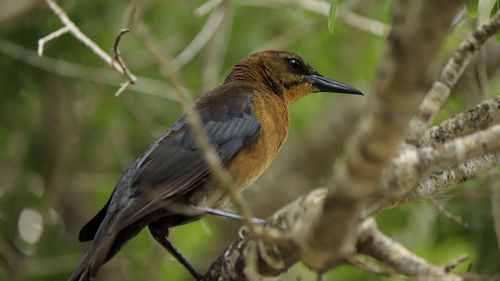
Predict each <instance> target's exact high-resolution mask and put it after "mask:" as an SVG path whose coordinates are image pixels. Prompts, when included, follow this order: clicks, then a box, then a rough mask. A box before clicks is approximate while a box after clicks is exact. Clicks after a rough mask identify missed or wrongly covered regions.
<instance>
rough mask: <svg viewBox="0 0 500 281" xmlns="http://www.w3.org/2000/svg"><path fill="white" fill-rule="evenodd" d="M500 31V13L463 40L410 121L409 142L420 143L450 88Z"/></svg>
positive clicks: (446, 97)
mask: <svg viewBox="0 0 500 281" xmlns="http://www.w3.org/2000/svg"><path fill="white" fill-rule="evenodd" d="M499 28H500V14H496V15H495V16H494V17H492V18H491V19H490V20H489V21H488V22H486V23H485V24H483V25H481V26H480V27H479V28H478V29H476V30H475V31H474V32H472V33H471V34H470V35H469V36H467V38H465V39H464V41H462V43H461V44H460V47H459V48H458V50H456V51H455V53H453V55H452V57H451V58H450V59H449V60H448V62H447V64H446V65H445V67H444V68H443V70H442V72H441V75H440V77H439V79H438V80H437V81H436V82H434V85H433V86H432V88H431V90H430V91H429V92H428V93H427V95H426V97H425V99H424V101H423V102H422V104H421V105H420V109H419V111H418V113H417V115H416V116H415V117H414V118H413V119H412V120H411V122H410V125H409V128H410V130H409V132H408V135H407V137H406V140H407V141H408V142H409V143H416V142H418V140H419V139H420V136H421V135H422V133H423V132H424V131H425V129H426V128H427V127H428V126H429V124H430V123H431V122H432V120H433V119H434V117H435V116H436V114H437V113H438V112H439V110H440V109H441V107H442V106H443V105H444V103H445V101H446V100H447V99H448V96H449V95H450V91H451V89H452V88H453V87H454V86H455V83H456V82H457V80H458V78H459V77H460V76H461V75H462V73H463V72H464V70H465V68H466V67H467V65H469V62H470V61H471V59H472V58H473V56H474V55H475V54H476V53H478V51H479V50H480V49H481V47H482V46H483V45H484V43H485V42H486V41H487V40H488V39H489V38H490V37H491V36H493V35H494V34H495V33H496V32H498V29H499Z"/></svg>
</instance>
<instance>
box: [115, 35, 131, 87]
mask: <svg viewBox="0 0 500 281" xmlns="http://www.w3.org/2000/svg"><path fill="white" fill-rule="evenodd" d="M128 32H130V29H128V28H124V29H122V30H120V33H118V36H117V37H116V40H115V44H114V45H113V51H114V52H115V60H116V62H118V64H119V65H120V66H121V67H122V68H123V72H124V75H125V77H127V79H128V81H129V82H130V83H132V84H134V83H135V82H136V78H135V77H133V76H132V75H131V73H130V71H129V70H128V67H127V65H125V62H124V61H123V59H122V56H121V54H120V50H119V49H118V46H119V45H120V41H121V40H122V38H123V36H124V35H125V34H126V33H128Z"/></svg>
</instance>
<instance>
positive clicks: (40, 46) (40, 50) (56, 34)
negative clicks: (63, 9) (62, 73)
mask: <svg viewBox="0 0 500 281" xmlns="http://www.w3.org/2000/svg"><path fill="white" fill-rule="evenodd" d="M67 32H69V26H66V25H65V26H63V27H61V28H59V29H58V30H56V31H54V32H52V33H50V34H49V35H47V36H45V37H42V38H40V39H38V55H39V56H43V47H44V46H45V42H48V41H50V40H52V39H54V38H57V37H59V36H61V35H63V34H65V33H67Z"/></svg>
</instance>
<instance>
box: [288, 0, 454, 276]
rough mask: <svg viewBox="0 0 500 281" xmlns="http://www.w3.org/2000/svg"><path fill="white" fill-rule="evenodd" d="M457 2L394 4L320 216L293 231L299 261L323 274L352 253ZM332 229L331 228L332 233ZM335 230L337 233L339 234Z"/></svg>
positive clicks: (418, 100)
mask: <svg viewBox="0 0 500 281" xmlns="http://www.w3.org/2000/svg"><path fill="white" fill-rule="evenodd" d="M460 5H461V1H426V2H421V1H416V2H415V1H408V0H407V1H398V2H396V3H395V9H394V11H395V13H394V16H393V23H392V27H393V28H392V30H391V32H390V34H389V44H388V49H387V52H386V54H385V56H384V58H383V59H382V62H381V64H380V67H379V69H378V77H377V78H376V79H375V81H376V84H375V86H374V93H373V94H372V95H371V96H370V97H369V98H370V100H369V103H368V108H367V109H366V110H365V112H366V113H365V118H364V119H363V120H362V121H361V124H360V126H359V127H358V130H357V133H356V134H355V136H354V139H353V141H352V145H351V146H350V148H349V149H348V150H347V158H346V160H345V161H344V165H343V166H341V167H340V168H339V169H337V170H336V173H335V177H334V181H333V183H331V184H330V185H329V186H330V189H331V190H333V192H332V193H331V194H329V196H328V197H327V199H326V200H325V204H324V206H323V209H322V215H321V216H318V217H315V218H311V219H310V220H308V224H309V225H307V226H302V227H300V228H298V229H296V230H295V231H297V232H300V235H295V236H294V239H297V240H295V243H296V244H297V245H299V248H300V250H301V260H302V261H303V262H305V263H306V265H308V266H309V267H311V268H314V269H317V270H320V271H323V270H326V269H328V268H330V267H332V266H334V265H336V264H338V263H339V262H340V261H342V260H343V259H344V258H345V257H346V256H350V255H352V253H353V252H354V251H355V248H354V247H355V244H354V242H355V240H356V232H357V221H358V218H359V215H360V212H361V210H362V209H363V206H364V205H365V204H366V202H367V201H368V200H369V199H370V198H371V197H372V196H373V195H374V194H375V193H376V192H377V191H378V190H377V188H376V187H377V181H378V180H379V178H380V176H381V175H382V171H383V169H384V167H385V166H386V165H387V164H388V163H389V161H390V159H391V157H392V156H393V155H394V152H395V150H396V148H397V145H398V144H399V142H400V141H401V139H402V137H403V135H404V133H405V130H406V127H407V123H408V122H409V120H410V117H411V116H412V115H413V113H414V112H415V111H416V109H417V108H418V105H419V104H420V101H421V97H422V95H421V93H422V92H421V90H420V85H421V81H423V79H424V77H425V73H426V71H427V67H428V64H429V62H430V60H431V59H432V57H433V56H434V54H435V53H436V52H437V50H438V48H439V46H440V44H441V42H442V41H443V38H444V36H445V35H446V34H447V32H448V30H449V27H450V23H451V21H452V19H453V17H454V15H455V12H456V10H457V9H458V8H459V6H460ZM333 227H334V228H335V229H333ZM339 230H341V231H339Z"/></svg>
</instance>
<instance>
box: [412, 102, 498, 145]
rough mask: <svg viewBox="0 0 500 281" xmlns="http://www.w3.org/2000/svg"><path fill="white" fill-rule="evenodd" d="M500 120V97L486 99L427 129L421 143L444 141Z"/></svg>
mask: <svg viewBox="0 0 500 281" xmlns="http://www.w3.org/2000/svg"><path fill="white" fill-rule="evenodd" d="M499 121H500V97H496V98H494V99H492V100H487V101H484V102H482V103H480V104H478V105H476V106H474V107H473V108H471V109H469V110H467V111H464V112H462V113H459V114H457V115H454V116H452V117H451V118H449V119H447V120H445V121H443V122H442V123H441V124H439V125H436V126H433V127H431V128H429V129H427V130H426V131H425V133H424V135H423V136H422V139H421V141H420V143H421V144H424V145H425V144H432V143H442V142H445V141H447V140H450V139H452V138H456V137H460V136H464V135H468V134H470V133H473V132H476V131H478V130H482V129H485V128H487V127H489V126H491V125H493V124H496V123H498V122H499Z"/></svg>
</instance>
